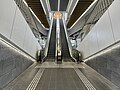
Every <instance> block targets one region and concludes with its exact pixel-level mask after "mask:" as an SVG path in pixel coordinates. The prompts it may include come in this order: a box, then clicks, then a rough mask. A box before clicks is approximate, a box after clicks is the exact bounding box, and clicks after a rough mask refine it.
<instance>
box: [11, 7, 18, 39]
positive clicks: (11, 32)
mask: <svg viewBox="0 0 120 90" xmlns="http://www.w3.org/2000/svg"><path fill="white" fill-rule="evenodd" d="M16 13H17V6H16V9H15V13H14V18H13V22H12V28H11V32H10V40H11V38H12V32H13V26H14V23H15V17H16Z"/></svg>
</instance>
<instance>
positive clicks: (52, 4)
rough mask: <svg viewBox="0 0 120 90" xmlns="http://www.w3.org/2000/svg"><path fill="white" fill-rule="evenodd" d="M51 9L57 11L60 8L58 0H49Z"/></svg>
mask: <svg viewBox="0 0 120 90" xmlns="http://www.w3.org/2000/svg"><path fill="white" fill-rule="evenodd" d="M49 2H50V7H51V11H57V10H58V0H49Z"/></svg>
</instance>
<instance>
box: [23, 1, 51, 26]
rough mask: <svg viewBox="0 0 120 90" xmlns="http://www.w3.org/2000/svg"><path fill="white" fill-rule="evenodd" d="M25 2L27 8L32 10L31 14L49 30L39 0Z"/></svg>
mask: <svg viewBox="0 0 120 90" xmlns="http://www.w3.org/2000/svg"><path fill="white" fill-rule="evenodd" d="M25 1H26V2H27V4H28V6H29V7H30V8H31V9H32V10H33V12H34V13H35V14H36V16H37V17H38V19H39V20H40V21H41V23H42V24H43V25H44V26H45V27H46V28H49V24H48V21H47V18H46V16H45V13H44V11H43V8H42V5H41V3H40V0H25Z"/></svg>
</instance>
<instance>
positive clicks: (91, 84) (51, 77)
mask: <svg viewBox="0 0 120 90" xmlns="http://www.w3.org/2000/svg"><path fill="white" fill-rule="evenodd" d="M3 90H120V89H119V88H118V87H117V86H115V85H114V84H113V83H111V82H110V81H109V80H107V79H106V78H104V77H103V76H102V75H100V74H98V73H97V72H96V71H94V70H93V69H92V68H90V67H89V66H87V65H86V64H85V63H80V64H76V63H74V62H63V63H62V64H56V63H55V62H44V63H42V64H38V63H34V64H33V65H32V66H30V67H29V68H28V69H27V70H26V71H25V72H23V73H22V74H21V75H20V76H19V77H17V78H16V79H15V80H13V81H12V82H11V83H9V84H8V85H7V87H5V88H4V89H3Z"/></svg>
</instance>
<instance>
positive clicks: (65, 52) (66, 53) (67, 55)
mask: <svg viewBox="0 0 120 90" xmlns="http://www.w3.org/2000/svg"><path fill="white" fill-rule="evenodd" d="M60 39H61V51H62V58H63V60H64V61H71V56H70V52H69V46H68V42H67V38H66V34H65V28H64V24H63V21H62V19H60Z"/></svg>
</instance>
